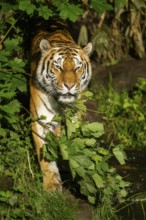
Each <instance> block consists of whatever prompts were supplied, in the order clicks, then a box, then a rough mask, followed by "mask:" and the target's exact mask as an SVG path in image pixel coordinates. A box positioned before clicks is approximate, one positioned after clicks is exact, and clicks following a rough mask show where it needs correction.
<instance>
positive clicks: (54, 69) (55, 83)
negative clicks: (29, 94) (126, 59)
mask: <svg viewBox="0 0 146 220" xmlns="http://www.w3.org/2000/svg"><path fill="white" fill-rule="evenodd" d="M39 46H40V50H41V59H40V62H39V65H38V68H37V76H36V77H37V82H38V86H39V87H40V88H41V89H42V90H43V91H45V93H47V94H48V95H51V96H53V97H54V98H56V99H57V100H58V101H59V102H62V103H71V102H73V101H74V100H75V99H76V98H77V97H78V95H79V94H80V92H81V91H83V90H84V89H85V88H86V87H87V85H88V83H89V81H90V79H91V64H90V60H89V57H88V55H89V53H90V52H91V50H92V44H91V43H88V44H87V45H86V46H85V47H84V48H83V49H82V48H80V47H79V46H78V45H76V44H69V45H67V44H66V45H65V44H63V45H61V44H59V45H56V46H52V45H51V44H50V43H49V42H48V41H47V40H45V39H43V40H41V42H40V45H39Z"/></svg>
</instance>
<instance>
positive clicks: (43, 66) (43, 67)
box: [41, 55, 48, 75]
mask: <svg viewBox="0 0 146 220" xmlns="http://www.w3.org/2000/svg"><path fill="white" fill-rule="evenodd" d="M47 58H48V55H47V56H46V57H45V58H44V60H43V64H42V69H41V75H42V74H43V71H44V69H45V62H46V59H47Z"/></svg>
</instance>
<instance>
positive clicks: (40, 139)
mask: <svg viewBox="0 0 146 220" xmlns="http://www.w3.org/2000/svg"><path fill="white" fill-rule="evenodd" d="M31 91H32V92H33V93H34V91H35V94H36V96H35V97H34V98H31V113H32V115H33V117H34V118H35V119H37V118H38V120H35V121H34V122H32V135H33V140H34V144H35V147H36V152H37V157H38V161H39V164H40V168H41V171H42V174H43V185H44V189H45V190H46V191H51V190H54V189H59V190H61V189H62V185H61V178H60V174H59V170H58V167H57V164H56V162H55V161H52V162H49V161H46V160H45V159H44V158H43V154H42V151H43V145H44V144H46V141H45V136H46V133H47V132H49V130H51V131H50V132H53V133H54V135H55V136H58V137H59V136H60V133H61V126H60V125H59V124H57V123H54V122H51V119H52V118H53V114H52V115H51V114H50V113H49V111H48V109H47V108H46V105H43V103H42V102H41V100H42V99H43V100H45V97H44V95H42V94H41V93H40V92H38V91H37V90H36V89H35V88H32V90H31ZM37 94H38V95H37ZM48 107H49V104H48ZM42 115H44V116H46V119H43V120H40V119H39V118H41V116H42ZM51 124H52V125H51ZM50 125H51V127H50Z"/></svg>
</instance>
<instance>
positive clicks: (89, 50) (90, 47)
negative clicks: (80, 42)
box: [83, 43, 92, 55]
mask: <svg viewBox="0 0 146 220" xmlns="http://www.w3.org/2000/svg"><path fill="white" fill-rule="evenodd" d="M83 50H84V52H85V53H86V54H87V55H89V54H90V53H91V51H92V43H88V44H87V45H86V46H85V47H84V48H83Z"/></svg>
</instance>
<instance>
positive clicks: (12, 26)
mask: <svg viewBox="0 0 146 220" xmlns="http://www.w3.org/2000/svg"><path fill="white" fill-rule="evenodd" d="M21 16H22V14H21V15H20V16H19V17H18V19H17V20H16V21H15V23H14V24H12V25H11V26H10V28H9V29H8V31H7V32H6V34H5V35H4V37H3V38H2V39H1V41H0V44H2V43H3V41H4V40H5V39H6V38H7V36H8V34H9V33H10V31H11V30H12V28H14V27H15V24H16V23H17V21H19V19H20V18H21Z"/></svg>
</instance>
